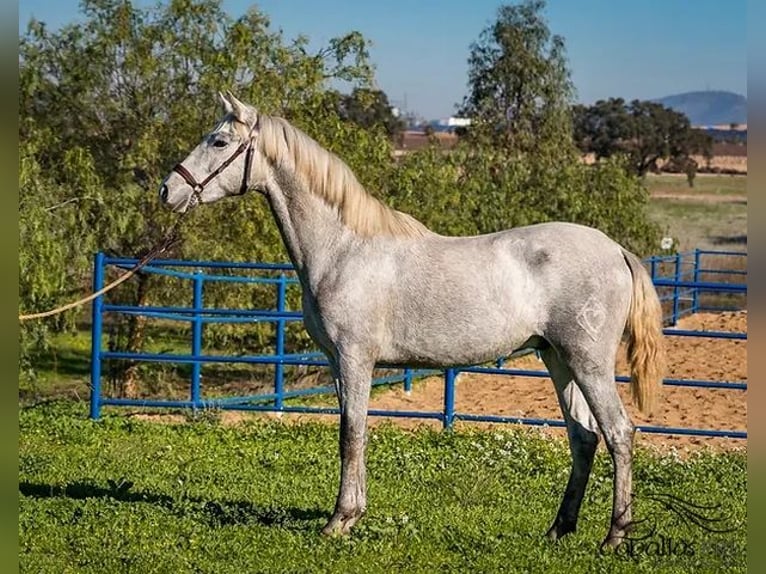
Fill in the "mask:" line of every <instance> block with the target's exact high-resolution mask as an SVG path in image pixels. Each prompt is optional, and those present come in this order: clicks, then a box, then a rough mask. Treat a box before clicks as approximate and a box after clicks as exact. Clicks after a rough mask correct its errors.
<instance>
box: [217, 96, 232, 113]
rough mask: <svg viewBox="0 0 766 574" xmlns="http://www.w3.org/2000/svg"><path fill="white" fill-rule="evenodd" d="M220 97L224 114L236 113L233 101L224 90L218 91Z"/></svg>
mask: <svg viewBox="0 0 766 574" xmlns="http://www.w3.org/2000/svg"><path fill="white" fill-rule="evenodd" d="M218 99H219V100H221V105H222V106H223V112H224V114H231V113H234V108H233V107H232V106H231V102H230V101H229V99H228V98H227V97H226V94H224V93H223V92H218Z"/></svg>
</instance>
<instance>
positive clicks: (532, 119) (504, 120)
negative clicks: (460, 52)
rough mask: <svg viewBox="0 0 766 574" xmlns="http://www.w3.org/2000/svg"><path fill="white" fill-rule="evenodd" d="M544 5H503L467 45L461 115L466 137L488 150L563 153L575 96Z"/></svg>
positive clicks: (529, 0) (537, 1)
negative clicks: (493, 147) (466, 122)
mask: <svg viewBox="0 0 766 574" xmlns="http://www.w3.org/2000/svg"><path fill="white" fill-rule="evenodd" d="M545 5H546V3H545V1H544V0H526V1H525V2H523V3H521V4H516V5H503V6H501V7H500V8H499V9H498V11H497V18H496V20H495V21H494V22H493V23H491V24H490V25H489V26H488V27H487V28H485V29H484V30H483V31H482V32H481V35H480V36H479V39H478V41H477V42H475V43H474V44H472V45H471V48H470V56H469V59H468V68H469V70H468V89H469V92H468V95H467V96H466V97H465V99H464V100H463V104H462V107H461V110H460V113H461V115H464V116H467V117H469V118H471V121H472V125H471V128H470V129H469V130H468V134H469V135H470V136H472V137H473V138H474V139H483V140H486V141H489V142H492V143H493V145H496V146H500V147H505V148H508V149H515V150H519V151H528V150H532V149H536V148H537V149H540V148H543V149H546V148H547V149H553V150H554V151H555V150H558V151H561V150H566V151H571V149H567V142H568V141H569V140H571V135H570V134H571V118H570V104H571V100H572V98H573V94H574V88H573V84H572V82H571V80H570V74H569V69H568V67H567V61H566V51H565V47H564V39H563V38H562V37H561V36H558V35H555V34H551V31H550V30H549V28H548V24H547V22H546V21H545V18H544V16H543V11H544V9H545Z"/></svg>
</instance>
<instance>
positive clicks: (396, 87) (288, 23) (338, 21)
mask: <svg viewBox="0 0 766 574" xmlns="http://www.w3.org/2000/svg"><path fill="white" fill-rule="evenodd" d="M253 3H254V2H252V1H251V0H224V1H223V5H224V8H225V10H226V11H227V12H228V13H229V14H230V15H231V16H233V17H237V16H240V15H241V14H243V13H244V12H245V10H246V9H247V7H248V6H250V5H252V4H253ZM500 3H501V2H499V1H498V0H380V1H362V0H322V1H318V0H317V1H311V0H260V1H259V2H257V5H258V6H259V7H260V9H261V10H262V11H263V12H265V13H266V14H267V15H268V16H269V18H270V19H271V23H272V26H273V27H274V28H281V29H282V30H283V31H284V33H285V35H286V36H287V37H294V36H297V35H298V34H304V35H306V36H308V37H309V38H310V39H311V45H312V46H316V47H319V46H322V45H324V44H325V43H326V42H327V40H329V39H330V38H332V37H334V36H339V35H342V34H344V33H346V32H349V31H351V30H358V31H360V32H362V34H363V35H364V36H365V37H366V38H368V39H369V40H371V41H372V43H373V44H372V47H371V50H370V54H371V59H372V61H373V62H374V64H375V66H376V77H377V81H378V84H379V87H380V88H381V89H383V90H384V91H385V92H386V93H387V94H388V96H389V99H390V100H391V101H393V102H395V103H397V104H399V105H400V106H401V105H404V103H405V101H406V106H407V108H408V109H409V110H411V111H414V112H417V113H419V114H421V115H424V116H426V117H427V118H438V117H446V116H448V115H450V114H451V113H453V112H454V109H455V107H454V106H455V104H457V103H459V102H460V101H461V100H462V98H463V96H464V95H465V93H466V79H467V63H466V62H467V59H468V54H469V46H470V44H471V42H473V41H475V40H476V39H477V38H478V36H479V34H480V32H481V30H482V29H483V28H484V27H485V26H486V25H487V24H488V23H489V22H491V21H492V20H493V18H494V16H495V13H496V10H497V7H498V5H499V4H500ZM134 4H137V5H151V4H154V2H153V1H147V0H134ZM18 10H19V29H20V30H23V29H24V27H25V26H26V23H27V22H28V20H29V18H30V17H31V16H33V15H34V16H35V17H36V18H37V19H38V20H42V21H44V22H46V23H48V24H49V25H50V26H52V27H57V26H60V25H62V24H65V23H68V22H71V21H73V20H76V19H77V18H78V0H20V1H19V4H18ZM546 16H547V19H548V25H549V27H550V29H551V30H552V32H553V33H556V34H560V35H562V36H563V37H564V38H565V41H566V47H567V55H568V59H569V66H570V69H571V71H572V79H573V81H574V83H575V86H576V88H577V96H578V100H579V101H581V102H584V103H592V102H594V101H596V100H597V99H601V98H608V97H612V96H614V97H616V96H620V97H623V98H626V99H633V98H639V99H649V98H655V97H661V96H666V95H670V94H675V93H680V92H685V91H692V90H705V89H720V90H729V91H733V92H737V93H740V94H744V95H747V23H746V1H745V0H694V1H691V0H637V1H632V2H629V1H627V0H577V1H573V0H548V6H547V9H546Z"/></svg>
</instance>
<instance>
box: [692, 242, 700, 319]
mask: <svg viewBox="0 0 766 574" xmlns="http://www.w3.org/2000/svg"><path fill="white" fill-rule="evenodd" d="M693 280H694V282H695V283H699V280H700V249H699V247H697V248H695V249H694V276H693ZM699 293H700V291H699V289H698V288H697V287H696V286H695V287H694V288H693V289H692V313H696V312H697V311H698V310H699V304H700V302H699V298H700V294H699Z"/></svg>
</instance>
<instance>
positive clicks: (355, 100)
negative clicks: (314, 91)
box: [339, 88, 405, 140]
mask: <svg viewBox="0 0 766 574" xmlns="http://www.w3.org/2000/svg"><path fill="white" fill-rule="evenodd" d="M339 115H340V116H341V117H342V118H344V119H347V120H350V121H352V122H354V123H355V124H357V125H358V126H360V127H363V128H365V129H383V130H385V132H386V134H387V135H388V137H389V138H391V139H392V140H396V139H397V138H398V137H399V136H400V134H401V133H402V131H403V130H404V127H405V122H404V120H403V119H402V118H400V117H398V116H396V115H394V112H393V106H391V104H390V103H389V101H388V96H387V95H386V93H385V92H383V91H381V90H376V89H369V88H354V89H353V91H352V92H351V93H350V94H342V95H340V96H339Z"/></svg>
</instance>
